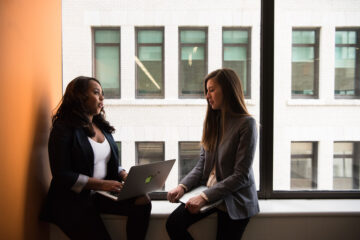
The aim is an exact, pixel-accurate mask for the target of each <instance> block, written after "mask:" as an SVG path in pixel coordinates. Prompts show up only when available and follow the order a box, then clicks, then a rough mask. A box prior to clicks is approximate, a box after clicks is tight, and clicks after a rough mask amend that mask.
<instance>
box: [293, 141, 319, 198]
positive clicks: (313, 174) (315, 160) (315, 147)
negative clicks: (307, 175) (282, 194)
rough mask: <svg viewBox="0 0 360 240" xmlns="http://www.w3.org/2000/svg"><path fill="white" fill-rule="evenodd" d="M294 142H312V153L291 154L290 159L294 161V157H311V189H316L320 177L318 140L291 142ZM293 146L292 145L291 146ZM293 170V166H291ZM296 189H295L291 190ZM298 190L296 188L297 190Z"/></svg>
mask: <svg viewBox="0 0 360 240" xmlns="http://www.w3.org/2000/svg"><path fill="white" fill-rule="evenodd" d="M293 143H311V154H291V157H290V161H292V159H293V158H302V159H305V158H311V180H312V181H311V188H312V189H309V190H310V191H316V189H317V183H318V177H317V170H318V167H317V166H318V142H313V141H291V144H293ZM291 147H292V146H291ZM290 171H291V168H290ZM290 182H291V177H290ZM289 191H294V190H291V189H290V190H289ZM295 191H296V190H295Z"/></svg>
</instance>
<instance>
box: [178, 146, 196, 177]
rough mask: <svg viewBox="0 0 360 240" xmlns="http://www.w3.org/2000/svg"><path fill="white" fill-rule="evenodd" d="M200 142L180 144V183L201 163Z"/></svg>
mask: <svg viewBox="0 0 360 240" xmlns="http://www.w3.org/2000/svg"><path fill="white" fill-rule="evenodd" d="M200 148H201V145H200V142H180V143H179V182H180V180H181V179H183V178H184V177H185V176H186V174H188V173H189V172H190V171H191V170H192V169H193V168H194V167H195V165H196V163H197V162H198V161H199V158H200Z"/></svg>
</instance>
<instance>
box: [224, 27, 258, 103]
mask: <svg viewBox="0 0 360 240" xmlns="http://www.w3.org/2000/svg"><path fill="white" fill-rule="evenodd" d="M229 30H230V31H247V32H248V42H247V43H232V44H230V43H224V38H223V36H224V31H229ZM251 33H252V31H251V27H223V28H222V39H221V40H222V66H223V67H224V63H225V61H224V47H227V46H229V47H246V57H247V59H246V73H247V74H246V95H244V96H245V98H246V99H251ZM243 87H244V86H243ZM244 90H245V89H244Z"/></svg>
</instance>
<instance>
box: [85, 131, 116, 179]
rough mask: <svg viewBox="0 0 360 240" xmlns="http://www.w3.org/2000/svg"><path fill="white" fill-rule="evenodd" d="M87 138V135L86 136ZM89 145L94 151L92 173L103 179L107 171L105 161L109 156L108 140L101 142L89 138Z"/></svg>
mask: <svg viewBox="0 0 360 240" xmlns="http://www.w3.org/2000/svg"><path fill="white" fill-rule="evenodd" d="M88 138H89V137H88ZM89 142H90V145H91V147H92V149H93V151H94V174H93V177H94V178H97V179H104V178H105V176H106V173H107V163H108V162H109V160H110V157H111V149H110V145H109V142H108V141H107V140H106V138H105V140H104V141H103V142H102V143H99V142H96V141H95V140H93V139H91V138H89Z"/></svg>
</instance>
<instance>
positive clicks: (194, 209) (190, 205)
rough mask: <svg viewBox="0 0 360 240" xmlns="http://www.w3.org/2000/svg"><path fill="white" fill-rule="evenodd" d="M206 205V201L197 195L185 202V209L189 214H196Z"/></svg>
mask: <svg viewBox="0 0 360 240" xmlns="http://www.w3.org/2000/svg"><path fill="white" fill-rule="evenodd" d="M206 203H207V202H206V200H205V199H204V198H203V197H202V196H200V195H197V196H195V197H192V198H190V199H189V201H187V203H186V204H185V208H187V209H188V210H189V212H190V213H192V214H195V213H198V212H199V211H200V209H201V208H202V207H203V206H205V205H206Z"/></svg>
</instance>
